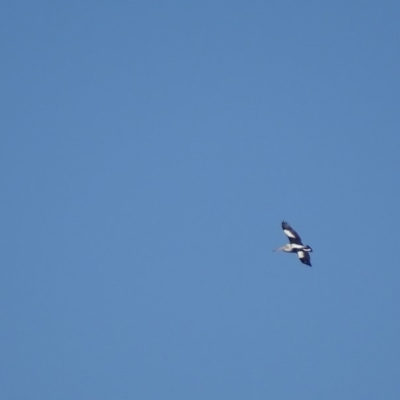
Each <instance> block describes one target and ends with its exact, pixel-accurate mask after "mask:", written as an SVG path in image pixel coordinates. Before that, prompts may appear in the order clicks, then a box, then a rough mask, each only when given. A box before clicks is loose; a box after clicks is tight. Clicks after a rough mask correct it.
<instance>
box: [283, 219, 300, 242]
mask: <svg viewBox="0 0 400 400" xmlns="http://www.w3.org/2000/svg"><path fill="white" fill-rule="evenodd" d="M282 229H283V232H284V234H285V235H286V236H287V237H288V238H289V241H290V243H292V244H293V243H295V244H301V245H302V244H303V243H301V239H300V236H299V235H298V233H297V232H296V231H295V230H294V229H293V228H292V227H291V226H290V225H289V224H288V223H287V222H286V221H282Z"/></svg>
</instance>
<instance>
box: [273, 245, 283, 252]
mask: <svg viewBox="0 0 400 400" xmlns="http://www.w3.org/2000/svg"><path fill="white" fill-rule="evenodd" d="M284 247H285V246H282V247H278V248H277V249H275V250H272V251H282V250H283V248H284Z"/></svg>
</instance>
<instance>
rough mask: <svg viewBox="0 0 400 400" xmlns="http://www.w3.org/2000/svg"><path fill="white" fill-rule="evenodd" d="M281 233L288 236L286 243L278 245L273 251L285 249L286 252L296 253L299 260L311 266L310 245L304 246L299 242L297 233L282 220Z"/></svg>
mask: <svg viewBox="0 0 400 400" xmlns="http://www.w3.org/2000/svg"><path fill="white" fill-rule="evenodd" d="M282 229H283V233H284V234H285V235H286V236H287V237H288V238H289V242H290V243H288V244H285V245H284V246H282V247H278V248H277V249H276V250H274V251H285V252H286V253H297V256H298V257H299V259H300V261H301V262H302V263H303V264H306V265H308V266H310V267H311V260H310V255H309V254H308V253H310V252H312V248H311V247H310V246H304V244H303V243H302V242H301V239H300V236H299V235H298V233H297V232H296V231H295V230H294V229H293V228H292V227H291V226H290V225H289V224H288V223H287V222H286V221H282Z"/></svg>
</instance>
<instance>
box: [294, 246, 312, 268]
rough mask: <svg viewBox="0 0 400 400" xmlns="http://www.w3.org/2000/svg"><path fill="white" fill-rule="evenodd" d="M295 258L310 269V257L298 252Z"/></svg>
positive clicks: (304, 252)
mask: <svg viewBox="0 0 400 400" xmlns="http://www.w3.org/2000/svg"><path fill="white" fill-rule="evenodd" d="M297 256H298V257H299V260H300V261H301V262H302V263H303V264H306V265H308V266H309V267H311V259H310V255H309V254H308V253H307V252H306V251H301V250H300V251H298V252H297Z"/></svg>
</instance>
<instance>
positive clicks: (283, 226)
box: [282, 221, 290, 229]
mask: <svg viewBox="0 0 400 400" xmlns="http://www.w3.org/2000/svg"><path fill="white" fill-rule="evenodd" d="M289 228H290V225H289V224H288V223H287V222H286V221H282V229H289Z"/></svg>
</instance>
